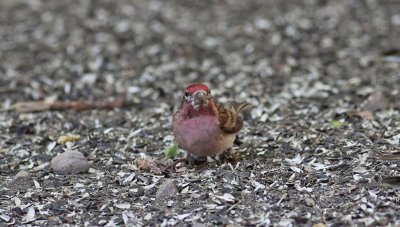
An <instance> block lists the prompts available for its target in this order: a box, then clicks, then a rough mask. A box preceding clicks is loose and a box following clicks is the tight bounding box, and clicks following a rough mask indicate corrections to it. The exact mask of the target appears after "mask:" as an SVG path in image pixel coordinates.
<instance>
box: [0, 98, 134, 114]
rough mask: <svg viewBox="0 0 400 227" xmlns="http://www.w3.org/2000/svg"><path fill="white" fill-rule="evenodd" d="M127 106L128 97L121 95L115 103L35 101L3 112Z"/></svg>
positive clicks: (22, 103)
mask: <svg viewBox="0 0 400 227" xmlns="http://www.w3.org/2000/svg"><path fill="white" fill-rule="evenodd" d="M125 105H126V95H121V96H120V97H118V98H117V99H115V100H114V101H97V102H85V101H33V102H18V103H16V104H14V105H13V106H12V107H11V108H10V109H7V110H3V111H16V112H19V113H30V112H41V111H47V110H50V111H57V110H90V109H109V110H110V109H116V108H121V107H123V106H125Z"/></svg>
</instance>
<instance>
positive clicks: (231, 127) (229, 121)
mask: <svg viewBox="0 0 400 227" xmlns="http://www.w3.org/2000/svg"><path fill="white" fill-rule="evenodd" d="M250 106H251V105H250V104H248V103H237V102H229V103H228V104H227V105H226V106H223V105H218V106H217V112H218V120H219V123H220V128H221V130H222V131H223V132H225V133H236V132H238V131H239V130H240V129H242V127H243V121H242V119H241V118H240V117H239V115H238V113H240V111H242V110H244V109H247V108H248V107H250Z"/></svg>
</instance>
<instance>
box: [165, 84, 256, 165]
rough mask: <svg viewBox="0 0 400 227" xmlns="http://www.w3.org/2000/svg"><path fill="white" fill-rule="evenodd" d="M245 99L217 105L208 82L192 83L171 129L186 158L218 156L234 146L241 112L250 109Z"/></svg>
mask: <svg viewBox="0 0 400 227" xmlns="http://www.w3.org/2000/svg"><path fill="white" fill-rule="evenodd" d="M250 107H251V105H250V104H249V103H246V102H234V101H231V102H228V103H227V104H226V105H222V104H218V103H216V101H215V100H214V98H213V96H212V95H211V90H210V89H209V87H208V86H207V85H205V84H201V83H196V84H191V85H189V86H188V87H187V88H186V90H185V94H184V95H183V97H182V101H181V104H180V107H179V109H178V111H177V112H176V113H175V114H174V115H173V117H172V132H173V135H174V137H175V142H176V144H177V145H178V147H179V148H181V149H183V150H185V151H186V152H187V155H188V156H187V158H188V159H189V158H191V157H192V155H194V156H197V157H207V156H216V155H219V154H221V153H222V152H224V151H225V150H228V149H231V148H232V146H233V143H234V140H235V138H236V134H237V133H238V132H239V131H240V130H241V129H242V127H243V121H242V119H241V118H240V116H239V113H240V112H242V111H243V110H245V109H248V108H250Z"/></svg>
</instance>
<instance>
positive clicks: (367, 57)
mask: <svg viewBox="0 0 400 227" xmlns="http://www.w3.org/2000/svg"><path fill="white" fill-rule="evenodd" d="M0 4H1V7H0V23H1V24H0V37H1V43H0V50H1V52H0V89H2V90H5V91H7V90H9V91H11V90H13V89H15V90H16V92H13V93H12V95H11V96H10V95H9V94H7V92H2V93H1V94H0V95H1V96H0V97H1V99H2V100H3V102H2V104H3V106H5V107H7V105H10V104H11V103H14V102H16V101H18V100H41V99H46V98H50V99H59V100H76V99H93V98H98V99H107V98H109V97H112V96H115V95H116V94H119V93H123V92H128V93H129V95H130V96H131V97H130V98H131V99H132V100H134V102H137V103H141V104H143V105H159V104H160V102H165V103H167V104H168V105H173V104H175V103H176V102H178V100H179V99H180V96H181V95H182V92H183V91H182V90H183V89H184V87H185V86H186V85H187V84H189V83H193V82H205V83H208V84H209V85H210V87H211V88H212V89H213V91H214V94H215V95H216V96H218V97H224V98H228V97H229V98H238V97H239V98H242V99H248V100H253V103H254V104H257V103H259V104H262V105H266V104H269V101H268V100H270V99H267V98H266V97H268V96H276V94H280V93H281V92H282V91H283V90H285V89H288V91H287V92H290V93H296V92H297V93H298V94H295V96H299V95H300V96H301V95H303V94H299V93H309V92H315V91H314V90H315V89H317V90H322V91H321V92H323V91H324V90H330V91H332V90H334V89H333V88H335V89H336V92H334V93H342V92H339V91H345V92H347V94H348V92H352V91H353V92H354V89H352V88H353V87H352V86H357V88H360V89H361V88H365V86H370V87H371V89H375V88H378V87H381V86H383V87H387V88H388V89H390V90H393V89H396V88H394V87H393V86H395V85H398V83H397V82H399V79H398V73H397V72H396V71H395V70H394V69H398V68H397V67H398V66H397V65H392V66H390V65H388V64H387V63H381V62H380V61H379V60H380V59H379V57H380V55H381V54H382V53H383V52H385V51H388V50H390V49H393V48H398V41H399V39H398V38H399V34H400V12H399V6H398V5H399V4H398V3H397V1H374V0H368V1H361V0H352V1H335V2H330V1H325V0H304V1H290V0H284V1H246V2H244V1H239V0H226V1H127V0H123V1H103V0H100V1H94V0H82V1H39V0H33V1H20V0H17V1H14V0H5V1H2V2H1V3H0ZM396 45H397V46H396ZM351 79H352V80H351ZM318 82H320V83H323V86H322V87H318V86H319V85H318V84H319V83H318ZM292 86H295V87H292ZM324 86H325V87H324ZM327 86H328V87H330V88H332V89H328V87H327ZM397 89H398V88H397ZM310 90H311V91H310ZM344 95H346V93H342V94H341V95H339V96H338V97H337V98H338V99H341V100H343V98H344ZM264 98H265V99H264ZM319 98H326V97H323V96H321V97H319ZM353 98H355V97H351V98H350V99H353ZM221 101H224V100H221ZM144 103H146V104H144ZM326 105H330V104H329V103H326Z"/></svg>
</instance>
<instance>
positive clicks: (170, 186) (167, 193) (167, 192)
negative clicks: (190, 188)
mask: <svg viewBox="0 0 400 227" xmlns="http://www.w3.org/2000/svg"><path fill="white" fill-rule="evenodd" d="M176 194H178V189H177V188H176V186H175V183H174V181H173V180H171V179H167V180H166V181H164V183H162V184H161V186H160V187H159V188H158V190H157V192H156V197H157V198H161V197H171V196H175V195H176Z"/></svg>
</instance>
